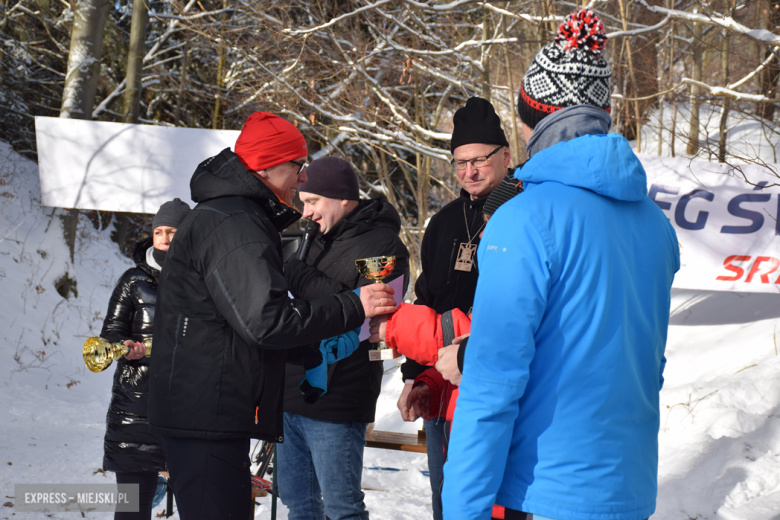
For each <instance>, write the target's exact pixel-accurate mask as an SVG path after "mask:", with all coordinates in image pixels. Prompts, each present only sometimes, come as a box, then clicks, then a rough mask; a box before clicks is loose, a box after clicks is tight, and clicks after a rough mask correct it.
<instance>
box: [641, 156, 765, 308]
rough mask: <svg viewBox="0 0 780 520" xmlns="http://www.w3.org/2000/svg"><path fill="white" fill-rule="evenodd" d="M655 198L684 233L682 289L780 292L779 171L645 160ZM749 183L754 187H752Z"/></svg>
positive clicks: (677, 279)
mask: <svg viewBox="0 0 780 520" xmlns="http://www.w3.org/2000/svg"><path fill="white" fill-rule="evenodd" d="M638 157H639V159H640V160H641V161H642V165H643V166H644V167H645V171H646V172H647V187H648V191H649V196H650V198H651V199H653V200H654V201H655V203H656V204H658V206H659V207H660V208H661V209H662V210H663V212H664V213H665V214H666V216H667V217H668V218H669V221H670V222H671V223H672V225H673V226H674V229H675V231H676V232H677V238H678V240H679V242H680V262H681V264H682V267H681V268H680V271H679V272H678V273H677V275H676V276H675V279H674V287H677V288H680V289H698V290H708V291H737V292H765V293H777V292H780V222H778V213H780V212H779V211H778V210H779V209H780V186H778V184H780V178H778V177H777V176H776V175H774V174H773V173H772V170H774V171H780V170H778V165H776V164H771V165H767V166H759V165H752V164H750V165H740V166H739V169H735V168H734V167H731V166H728V165H725V164H718V163H710V162H704V161H690V160H687V159H672V158H669V157H658V156H655V155H644V154H639V155H638ZM745 179H747V180H749V181H750V183H752V185H751V184H748V183H747V182H745Z"/></svg>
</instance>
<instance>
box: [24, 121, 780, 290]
mask: <svg viewBox="0 0 780 520" xmlns="http://www.w3.org/2000/svg"><path fill="white" fill-rule="evenodd" d="M35 130H36V136H37V140H38V164H39V172H40V177H41V200H42V203H43V205H45V206H56V207H63V208H80V209H100V210H106V211H126V212H134V213H155V212H156V211H157V209H158V208H159V207H160V205H161V204H162V203H163V202H165V201H167V200H171V199H173V198H174V197H178V198H180V199H182V200H184V201H186V202H188V203H190V205H193V203H192V201H191V200H190V188H189V186H190V177H191V176H192V173H193V172H194V171H195V168H196V167H197V165H198V164H199V163H200V162H201V161H203V160H205V159H207V158H208V157H211V156H213V155H216V154H218V153H219V152H220V151H222V150H223V149H225V148H232V147H233V145H234V144H235V142H236V139H237V138H238V135H239V131H237V130H203V129H194V128H173V127H164V126H153V125H131V124H124V123H107V122H100V121H81V120H77V119H60V118H54V117H36V118H35ZM639 159H640V160H641V161H642V164H643V165H644V167H645V170H646V172H647V183H648V191H649V196H650V198H651V199H653V200H654V201H655V203H656V204H658V206H659V207H660V208H661V209H662V210H663V211H664V213H665V214H666V216H667V217H668V218H669V221H670V222H671V223H672V225H673V226H674V228H675V230H676V231H677V237H678V239H679V241H680V246H681V247H680V251H681V258H680V260H681V264H682V267H681V269H680V272H679V273H677V276H676V277H675V280H674V286H675V287H677V288H681V289H697V290H710V291H712V290H716V291H737V292H768V293H776V292H780V223H779V222H778V213H780V211H779V210H780V187H779V186H773V185H774V184H780V178H778V177H777V176H775V175H774V174H773V173H772V170H773V169H774V171H780V166H779V165H768V166H759V165H742V166H740V167H739V170H735V169H734V168H732V167H730V166H728V165H723V164H717V163H710V162H704V161H690V160H687V159H672V158H669V157H658V156H655V155H644V154H639ZM745 178H747V179H748V180H749V181H750V182H751V183H752V184H755V185H759V186H763V187H759V188H755V187H754V186H751V185H750V184H748V183H746V182H745Z"/></svg>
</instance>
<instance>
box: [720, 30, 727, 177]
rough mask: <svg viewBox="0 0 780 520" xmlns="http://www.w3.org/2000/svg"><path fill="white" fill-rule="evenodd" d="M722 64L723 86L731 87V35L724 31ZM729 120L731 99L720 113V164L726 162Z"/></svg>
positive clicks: (724, 103) (721, 50)
mask: <svg viewBox="0 0 780 520" xmlns="http://www.w3.org/2000/svg"><path fill="white" fill-rule="evenodd" d="M721 38H723V39H722V40H721V47H720V53H721V54H720V63H721V67H722V68H723V86H724V87H726V88H728V86H729V33H728V31H726V30H724V31H723V34H722V36H721ZM728 118H729V98H724V99H723V109H722V110H721V112H720V125H719V131H718V162H720V163H725V162H726V132H727V128H726V123H727V122H728Z"/></svg>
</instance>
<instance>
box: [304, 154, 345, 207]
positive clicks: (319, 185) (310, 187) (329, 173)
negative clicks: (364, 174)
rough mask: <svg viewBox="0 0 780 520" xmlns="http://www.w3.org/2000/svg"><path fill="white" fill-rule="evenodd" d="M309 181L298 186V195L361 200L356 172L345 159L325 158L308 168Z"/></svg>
mask: <svg viewBox="0 0 780 520" xmlns="http://www.w3.org/2000/svg"><path fill="white" fill-rule="evenodd" d="M306 177H308V180H307V181H306V182H304V183H303V184H301V185H300V186H298V193H301V192H307V193H314V194H315V195H321V196H323V197H327V198H329V199H347V200H360V189H359V188H358V178H357V174H356V173H355V170H353V169H352V165H350V164H349V163H348V162H347V161H345V160H344V159H339V158H338V157H323V158H322V159H317V160H315V161H312V163H311V164H310V165H309V166H307V167H306Z"/></svg>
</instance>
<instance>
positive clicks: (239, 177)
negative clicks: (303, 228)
mask: <svg viewBox="0 0 780 520" xmlns="http://www.w3.org/2000/svg"><path fill="white" fill-rule="evenodd" d="M220 197H245V198H248V199H251V200H253V201H254V202H256V203H257V204H259V205H260V206H262V208H263V209H264V210H265V211H266V213H267V214H268V217H269V218H270V219H271V222H272V223H273V224H274V226H275V227H276V229H278V230H280V231H281V230H282V229H284V228H286V227H287V226H289V225H290V224H292V223H293V222H295V221H296V220H298V219H299V218H301V214H300V212H298V210H296V209H295V208H292V207H290V206H288V205H287V204H285V203H284V202H282V201H280V200H279V197H277V196H276V194H274V192H272V191H271V190H270V189H269V188H268V187H267V186H266V185H265V184H263V183H262V181H260V180H259V179H257V178H256V177H255V176H253V175H252V174H251V173H250V172H249V170H247V169H246V167H245V166H244V165H243V164H241V161H240V160H239V159H238V155H236V154H235V153H233V152H231V151H230V148H225V149H224V150H222V151H221V152H220V153H219V154H218V155H215V156H214V157H210V158H208V159H206V160H205V161H203V162H202V163H200V164H199V165H198V167H197V168H196V169H195V173H193V174H192V178H191V179H190V198H192V200H193V201H195V202H197V203H201V202H206V201H208V200H212V199H217V198H220Z"/></svg>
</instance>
